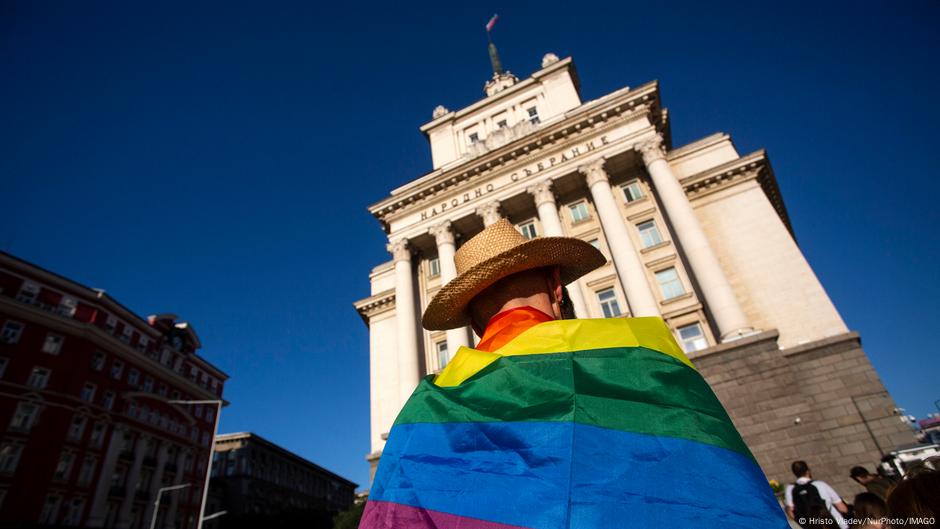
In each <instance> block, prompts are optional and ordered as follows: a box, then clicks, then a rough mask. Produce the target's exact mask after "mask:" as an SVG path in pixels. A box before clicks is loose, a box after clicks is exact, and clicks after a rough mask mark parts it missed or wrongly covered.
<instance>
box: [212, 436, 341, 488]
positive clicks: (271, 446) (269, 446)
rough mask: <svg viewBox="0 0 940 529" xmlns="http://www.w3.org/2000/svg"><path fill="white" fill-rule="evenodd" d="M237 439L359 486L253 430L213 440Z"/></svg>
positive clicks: (217, 437)
mask: <svg viewBox="0 0 940 529" xmlns="http://www.w3.org/2000/svg"><path fill="white" fill-rule="evenodd" d="M239 439H247V440H248V441H249V442H253V443H258V444H260V445H262V446H264V447H265V448H267V449H269V450H272V451H274V452H277V453H279V454H280V455H282V456H284V457H287V458H288V459H293V460H294V461H295V462H297V463H299V464H301V465H303V466H307V467H312V469H313V470H316V471H318V472H322V473H324V474H328V475H329V476H330V477H332V478H335V479H337V480H339V481H343V482H345V483H348V484H350V485H352V486H353V487H358V486H359V484H358V483H355V482H353V481H350V480H348V479H346V478H344V477H343V476H340V475H339V474H337V473H335V472H331V471H329V470H327V469H325V468H323V467H321V466H320V465H318V464H316V463H314V462H313V461H310V460H309V459H306V458H304V457H301V456H299V455H297V454H295V453H294V452H291V451H290V450H288V449H286V448H284V447H282V446H280V445H278V444H275V443H273V442H271V441H268V440H267V439H265V438H264V437H261V436H260V435H258V434H256V433H253V432H233V433H222V434H218V435H216V436H215V442H216V443H219V442H226V441H237V440H239Z"/></svg>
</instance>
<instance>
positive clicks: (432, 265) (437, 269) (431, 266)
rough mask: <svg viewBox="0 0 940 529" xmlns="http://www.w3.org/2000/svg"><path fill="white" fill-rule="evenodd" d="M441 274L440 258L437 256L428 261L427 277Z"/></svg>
mask: <svg viewBox="0 0 940 529" xmlns="http://www.w3.org/2000/svg"><path fill="white" fill-rule="evenodd" d="M439 275H441V260H440V259H438V258H437V257H435V258H433V259H431V260H429V261H428V277H437V276H439Z"/></svg>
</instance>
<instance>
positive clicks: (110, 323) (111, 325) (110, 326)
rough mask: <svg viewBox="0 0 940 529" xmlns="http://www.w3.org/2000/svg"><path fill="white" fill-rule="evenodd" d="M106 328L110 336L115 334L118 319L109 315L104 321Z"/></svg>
mask: <svg viewBox="0 0 940 529" xmlns="http://www.w3.org/2000/svg"><path fill="white" fill-rule="evenodd" d="M104 328H105V329H106V330H107V331H108V333H109V334H114V331H115V330H116V329H117V318H116V317H114V316H112V315H110V314H109V315H108V317H107V318H105V320H104Z"/></svg>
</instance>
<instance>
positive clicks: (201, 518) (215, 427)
mask: <svg viewBox="0 0 940 529" xmlns="http://www.w3.org/2000/svg"><path fill="white" fill-rule="evenodd" d="M167 402H168V403H170V404H189V405H198V404H215V405H216V410H215V424H214V425H213V426H212V439H210V440H209V461H207V462H206V480H205V483H203V485H202V502H201V504H200V505H199V523H198V524H197V525H196V528H197V529H202V524H203V522H205V521H206V500H207V499H208V496H209V477H210V474H211V472H212V455H213V454H214V453H215V434H216V432H217V431H218V430H219V416H220V415H222V401H221V400H168V401H167ZM216 515H219V513H215V514H213V515H212V518H215V517H216Z"/></svg>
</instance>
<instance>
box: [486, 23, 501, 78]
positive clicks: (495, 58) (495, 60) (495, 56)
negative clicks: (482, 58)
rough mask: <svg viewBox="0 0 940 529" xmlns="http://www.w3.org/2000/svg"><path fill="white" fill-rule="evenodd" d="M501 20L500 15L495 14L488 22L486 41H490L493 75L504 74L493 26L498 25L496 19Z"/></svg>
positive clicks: (489, 48)
mask: <svg viewBox="0 0 940 529" xmlns="http://www.w3.org/2000/svg"><path fill="white" fill-rule="evenodd" d="M497 20H499V15H495V14H494V15H493V18H491V19H490V21H489V22H487V23H486V41H487V42H488V43H489V46H487V49H488V50H489V52H490V64H492V65H493V75H494V76H496V77H498V76H500V75H502V74H503V63H501V62H500V61H499V51H497V50H496V44H493V35H492V34H491V32H492V31H493V26H495V25H496V21H497Z"/></svg>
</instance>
